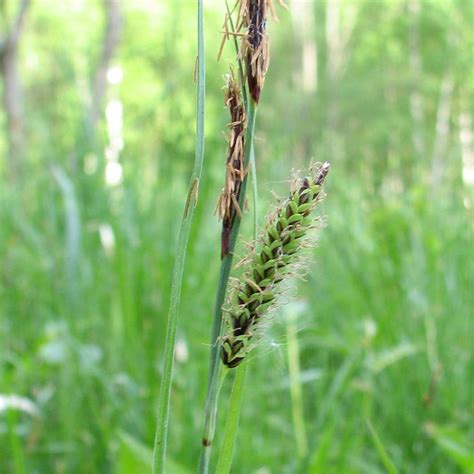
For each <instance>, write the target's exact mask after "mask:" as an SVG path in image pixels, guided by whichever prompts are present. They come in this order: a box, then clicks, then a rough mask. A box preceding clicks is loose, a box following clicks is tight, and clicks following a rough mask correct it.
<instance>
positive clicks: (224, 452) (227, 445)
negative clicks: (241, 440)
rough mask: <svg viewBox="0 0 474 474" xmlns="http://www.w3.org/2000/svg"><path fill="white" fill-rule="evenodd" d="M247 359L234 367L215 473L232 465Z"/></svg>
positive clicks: (223, 470)
mask: <svg viewBox="0 0 474 474" xmlns="http://www.w3.org/2000/svg"><path fill="white" fill-rule="evenodd" d="M247 366H248V361H245V362H244V363H243V364H240V366H239V367H237V369H236V371H235V372H236V374H235V377H234V383H233V385H232V392H231V395H230V401H229V409H228V411H227V417H226V422H225V428H224V437H223V444H222V447H221V450H220V452H219V458H218V460H217V466H216V474H228V473H229V472H230V468H231V466H232V458H233V456H234V448H235V442H236V439H237V433H238V430H239V420H240V409H241V407H242V398H243V393H244V387H245V375H246V373H247Z"/></svg>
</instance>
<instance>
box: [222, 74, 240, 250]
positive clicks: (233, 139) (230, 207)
mask: <svg viewBox="0 0 474 474" xmlns="http://www.w3.org/2000/svg"><path fill="white" fill-rule="evenodd" d="M225 103H226V106H227V107H228V109H229V112H230V118H231V122H230V125H229V127H230V133H229V138H228V142H229V145H228V149H227V160H226V177H225V186H224V189H223V190H222V193H221V196H220V198H219V203H218V206H217V207H218V213H219V217H220V218H221V219H222V237H221V258H224V257H225V256H226V255H227V254H228V253H229V246H230V232H231V229H232V226H233V224H234V220H235V216H236V215H239V217H240V216H241V214H242V211H241V209H240V206H239V198H240V190H241V187H242V182H243V181H244V178H245V176H246V174H247V170H246V169H245V166H244V140H245V128H246V120H245V109H244V106H243V102H242V93H241V90H240V87H239V86H238V84H237V83H236V82H235V77H234V71H233V69H232V68H231V69H230V74H229V76H228V83H227V88H226V92H225Z"/></svg>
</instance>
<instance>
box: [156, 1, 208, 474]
mask: <svg viewBox="0 0 474 474" xmlns="http://www.w3.org/2000/svg"><path fill="white" fill-rule="evenodd" d="M197 6H198V80H197V112H196V154H195V159H194V167H193V171H192V174H191V180H190V185H189V191H188V198H187V201H186V205H185V209H184V212H183V217H182V221H181V228H180V231H179V237H178V248H177V254H176V260H175V263H174V268H173V277H172V282H171V294H170V305H169V310H168V326H167V330H166V341H165V351H164V366H163V377H162V380H161V387H160V398H159V403H158V419H157V424H156V433H155V445H154V450H153V470H152V472H153V474H162V473H164V472H165V458H166V440H167V434H168V419H169V408H170V395H171V382H172V376H173V364H174V352H175V345H176V330H177V325H178V315H179V307H180V302H181V287H182V280H183V271H184V261H185V257H186V249H187V245H188V239H189V231H190V228H191V222H192V219H193V214H194V208H195V206H196V199H197V191H198V186H199V181H200V179H201V174H202V166H203V162H204V102H205V74H206V72H205V59H204V22H203V10H202V7H203V0H198V2H197Z"/></svg>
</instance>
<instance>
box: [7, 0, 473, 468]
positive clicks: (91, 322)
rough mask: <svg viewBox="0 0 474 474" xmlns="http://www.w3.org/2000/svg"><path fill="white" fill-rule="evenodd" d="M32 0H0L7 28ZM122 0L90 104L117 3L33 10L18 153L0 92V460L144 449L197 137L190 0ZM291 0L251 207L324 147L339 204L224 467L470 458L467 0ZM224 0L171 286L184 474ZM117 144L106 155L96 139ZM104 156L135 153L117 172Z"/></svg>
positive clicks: (129, 454) (276, 27)
mask: <svg viewBox="0 0 474 474" xmlns="http://www.w3.org/2000/svg"><path fill="white" fill-rule="evenodd" d="M275 3H277V2H275ZM18 4H19V2H16V1H15V0H3V2H1V6H2V8H1V14H2V25H4V27H6V25H8V24H9V23H11V21H12V19H13V18H14V17H15V14H16V11H17V9H18ZM105 6H107V3H106V4H105ZM120 9H121V14H122V18H123V28H122V30H121V34H120V45H119V48H118V50H117V51H116V54H115V55H114V57H113V59H112V61H111V62H110V64H108V65H107V66H108V68H109V79H111V81H109V82H111V83H109V84H108V87H107V91H106V95H105V100H104V103H103V108H102V113H101V115H100V119H99V120H98V121H97V123H92V124H91V121H90V110H91V107H92V104H93V100H94V98H93V90H94V78H95V77H96V74H97V70H98V68H99V67H100V65H101V61H102V59H101V58H102V56H101V55H102V50H103V43H104V31H105V26H106V24H107V19H106V13H107V9H106V8H104V5H103V4H102V2H99V1H96V0H68V1H66V2H56V1H55V0H37V1H36V2H33V3H32V4H31V5H30V7H29V9H28V12H27V17H26V19H25V25H24V28H23V31H22V35H21V38H20V48H19V54H18V67H19V77H20V78H21V82H22V86H23V104H24V118H23V120H24V124H23V125H24V153H23V156H22V157H21V160H22V162H21V171H20V172H17V173H14V174H13V173H11V172H10V169H9V167H10V162H9V160H8V159H7V156H8V153H9V152H8V138H9V137H8V133H7V116H6V113H5V110H4V109H2V110H1V111H0V123H1V126H2V130H4V131H5V133H2V134H1V135H0V167H1V179H2V182H1V187H0V198H1V201H0V221H1V226H0V262H1V264H0V279H1V285H0V472H2V473H52V472H55V473H66V472H68V473H69V472H83V473H89V472H118V473H132V474H133V473H134V472H136V473H142V472H146V469H148V468H149V466H150V461H151V458H150V447H151V446H152V441H153V433H154V425H155V413H156V404H157V394H158V388H159V384H160V367H161V351H162V348H163V341H164V331H165V327H166V321H165V317H166V312H167V306H168V294H169V285H170V274H171V269H172V265H173V260H174V255H175V242H176V235H177V226H178V223H179V222H178V221H179V219H178V217H177V216H180V215H181V212H182V208H183V205H184V201H185V194H186V186H187V182H188V176H189V173H190V171H191V167H192V160H193V154H194V123H195V117H194V114H195V87H194V84H193V68H194V60H195V54H196V44H195V35H196V31H195V24H196V5H195V2H191V1H184V0H183V1H171V0H169V1H160V2H155V1H151V0H137V1H130V2H128V1H127V2H122V3H121V5H120ZM290 10H291V12H290V13H289V12H287V11H285V10H284V9H281V8H278V14H279V17H280V22H279V23H275V22H271V24H270V26H269V27H270V36H271V48H272V60H271V65H270V70H269V73H268V75H267V80H266V86H265V89H264V92H263V95H262V100H261V105H260V107H259V117H258V124H257V142H256V155H257V171H258V175H259V185H260V191H259V192H260V202H259V203H258V208H259V211H260V214H261V217H263V214H264V213H265V211H266V209H267V208H268V205H269V203H271V202H272V201H273V199H274V198H273V196H272V194H271V192H272V191H275V192H276V193H278V194H280V195H285V192H286V191H285V189H286V188H287V184H288V181H289V179H290V178H291V172H292V169H293V168H304V167H306V166H307V164H308V163H309V160H310V158H311V157H316V159H317V160H319V161H324V160H329V161H330V162H331V164H332V170H331V173H330V176H329V177H328V182H327V187H326V191H327V194H328V197H327V200H326V201H325V204H324V213H325V215H326V217H327V223H328V225H327V227H326V228H325V229H324V230H323V231H322V232H321V238H320V245H319V248H318V249H317V250H316V251H315V252H314V257H313V264H312V265H311V268H310V271H309V273H308V275H307V278H306V281H305V282H298V283H295V285H296V284H297V285H298V287H299V289H298V298H295V299H294V300H293V301H292V302H291V303H290V305H288V306H287V307H285V308H283V309H282V310H281V311H279V312H278V313H277V314H276V315H275V318H274V324H273V325H272V327H271V329H269V331H268V337H267V339H266V340H264V341H263V344H262V346H261V348H260V349H259V351H257V353H255V354H254V355H253V360H252V363H251V364H250V367H249V374H248V379H247V382H248V387H247V390H246V394H245V402H244V406H243V409H242V423H241V431H240V435H239V439H238V446H237V451H236V456H235V462H234V468H233V472H235V473H249V472H254V473H259V474H264V473H280V472H282V473H283V472H284V473H293V472H305V473H306V472H308V473H380V472H385V471H386V470H387V469H389V468H390V465H391V464H393V465H394V466H396V469H397V470H398V471H399V472H407V473H415V472H416V473H434V472H443V473H458V472H473V471H472V469H474V461H473V459H472V454H471V453H470V448H472V441H473V435H474V433H473V424H472V416H473V407H474V404H473V398H472V393H473V392H472V389H473V385H472V381H473V376H474V373H473V362H472V341H473V336H474V333H473V325H472V324H473V323H472V286H473V282H474V245H473V239H472V231H473V207H472V198H473V184H474V179H473V173H474V145H473V135H472V123H473V104H474V101H473V85H474V82H473V75H472V51H473V46H474V45H473V34H472V25H473V19H474V18H473V9H472V4H471V2H469V1H468V0H437V1H428V0H426V1H421V0H420V1H417V0H407V1H402V0H393V1H388V0H386V1H384V0H378V1H368V0H367V1H365V0H358V1H356V0H327V1H318V2H303V1H301V2H298V1H294V2H292V3H291V8H290ZM224 11H225V6H224V2H220V1H210V2H206V6H205V15H206V17H205V21H206V24H205V27H206V43H207V44H206V48H207V49H206V51H207V109H206V114H207V115H206V140H207V141H206V162H205V169H204V174H203V180H202V183H201V187H200V193H199V206H198V208H197V210H196V215H195V220H194V223H193V228H192V232H191V237H190V245H189V253H188V258H187V264H186V273H185V280H184V288H183V301H182V306H181V316H180V327H179V344H178V346H179V347H178V351H177V355H176V358H177V364H176V371H175V377H176V378H175V382H174V386H173V392H172V413H171V425H170V441H169V453H170V458H171V459H170V467H169V472H170V473H173V474H174V473H178V474H179V473H181V472H183V473H186V472H194V471H195V469H196V466H197V459H198V456H199V449H200V432H201V424H202V414H203V407H204V397H205V391H206V380H207V364H208V350H209V347H208V345H207V343H208V340H209V333H210V325H211V317H212V303H213V295H214V291H215V285H216V282H217V272H218V266H219V252H220V245H219V237H220V229H219V223H218V221H217V218H216V217H215V215H214V208H215V205H216V202H217V198H218V194H219V191H220V188H221V187H222V184H223V179H224V166H223V165H224V159H225V148H226V145H225V140H224V137H223V135H222V131H223V130H225V129H226V122H227V120H228V118H227V114H226V111H225V109H224V107H223V92H222V87H223V79H222V76H223V74H224V73H225V72H226V70H227V67H228V66H227V65H228V63H229V61H231V60H232V58H233V52H232V48H231V47H230V45H228V46H227V48H226V50H225V53H224V57H223V59H222V60H221V61H220V62H219V63H218V62H217V61H216V55H217V51H218V47H219V43H220V40H221V35H220V30H221V24H222V21H223V16H224ZM4 27H2V29H3V28H4ZM110 69H111V70H112V72H110ZM2 84H3V82H2ZM2 87H3V85H2ZM2 90H3V92H5V90H4V89H2ZM105 110H106V111H107V113H105ZM120 111H123V124H121V122H120V120H117V117H119V118H120V117H121V114H120ZM114 124H115V125H114ZM114 127H115V128H114ZM117 140H118V141H117ZM121 141H123V147H122V146H121ZM106 147H108V148H109V151H107V150H106ZM114 147H115V148H114ZM110 148H113V149H114V150H116V151H117V150H118V151H117V153H118V155H117V156H118V158H117V157H116V159H115V158H114V159H113V160H111V159H110V158H109V159H106V158H105V155H107V154H108V156H110ZM111 161H114V162H115V164H113V165H111V164H110V162H111ZM107 168H108V171H107ZM114 170H115V175H114V176H115V177H116V178H120V173H118V172H119V171H121V178H120V179H119V180H118V183H117V184H113V185H111V184H110V182H109V184H107V183H106V180H105V179H104V175H105V173H106V172H107V173H112V174H113V171H114ZM117 173H118V174H117ZM112 177H113V176H112ZM254 204H255V203H252V202H251V203H250V205H251V206H253V205H254ZM247 221H249V222H247V229H244V236H246V237H245V238H249V236H250V231H251V226H250V221H251V219H247ZM244 227H245V226H244ZM295 360H296V361H298V362H299V368H298V367H297V366H296V368H295V366H294V365H292V364H294V362H295ZM224 390H227V388H225V389H224ZM222 409H225V402H224V405H223V407H222ZM218 433H219V430H218ZM219 441H220V440H219V439H217V442H218V443H219Z"/></svg>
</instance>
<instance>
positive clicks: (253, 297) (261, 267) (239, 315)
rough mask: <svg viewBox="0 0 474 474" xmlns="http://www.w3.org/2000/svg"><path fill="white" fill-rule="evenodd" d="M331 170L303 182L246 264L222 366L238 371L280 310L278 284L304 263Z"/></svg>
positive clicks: (323, 169) (326, 167)
mask: <svg viewBox="0 0 474 474" xmlns="http://www.w3.org/2000/svg"><path fill="white" fill-rule="evenodd" d="M328 171H329V163H328V162H326V163H324V164H322V165H319V166H317V167H316V168H315V170H314V172H313V173H312V174H313V176H311V177H306V178H304V179H302V180H299V181H298V183H297V186H295V188H294V189H293V191H292V192H291V193H290V196H289V197H288V199H287V200H286V201H284V202H283V203H282V204H281V205H280V206H279V208H278V209H277V211H276V213H274V214H272V217H270V218H269V222H268V224H267V226H266V230H265V232H264V233H263V234H262V236H261V237H260V239H259V241H258V245H257V246H256V247H255V248H254V250H252V253H253V255H251V256H250V258H248V259H246V260H247V261H248V262H249V263H248V264H247V268H246V270H245V272H244V275H243V276H242V278H241V279H240V281H239V283H238V285H237V288H235V289H234V290H233V291H232V292H231V294H230V297H229V302H230V305H229V307H230V309H229V310H228V320H227V322H228V324H227V330H226V334H225V336H224V338H223V340H222V351H221V355H222V361H223V363H224V365H226V366H227V367H229V368H233V367H237V366H238V365H239V364H240V363H241V362H242V361H243V360H244V358H245V357H246V355H247V353H248V351H249V350H250V343H251V340H252V337H253V336H254V334H255V332H256V331H257V330H258V328H259V323H260V322H261V319H262V317H264V316H265V314H266V313H268V312H269V310H270V309H271V308H272V306H274V304H275V302H276V299H277V289H278V288H277V287H278V284H279V283H280V282H281V281H282V280H284V279H285V277H288V275H289V274H290V272H291V269H292V268H294V266H295V264H296V263H297V262H298V254H299V253H300V251H301V249H302V247H303V244H304V242H305V236H306V235H307V234H308V232H309V230H310V229H311V227H312V225H313V222H314V219H313V218H311V213H312V211H313V210H314V208H315V207H316V206H317V204H318V203H319V202H320V201H321V199H322V193H321V187H322V185H323V183H324V180H325V178H326V175H327V173H328Z"/></svg>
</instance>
